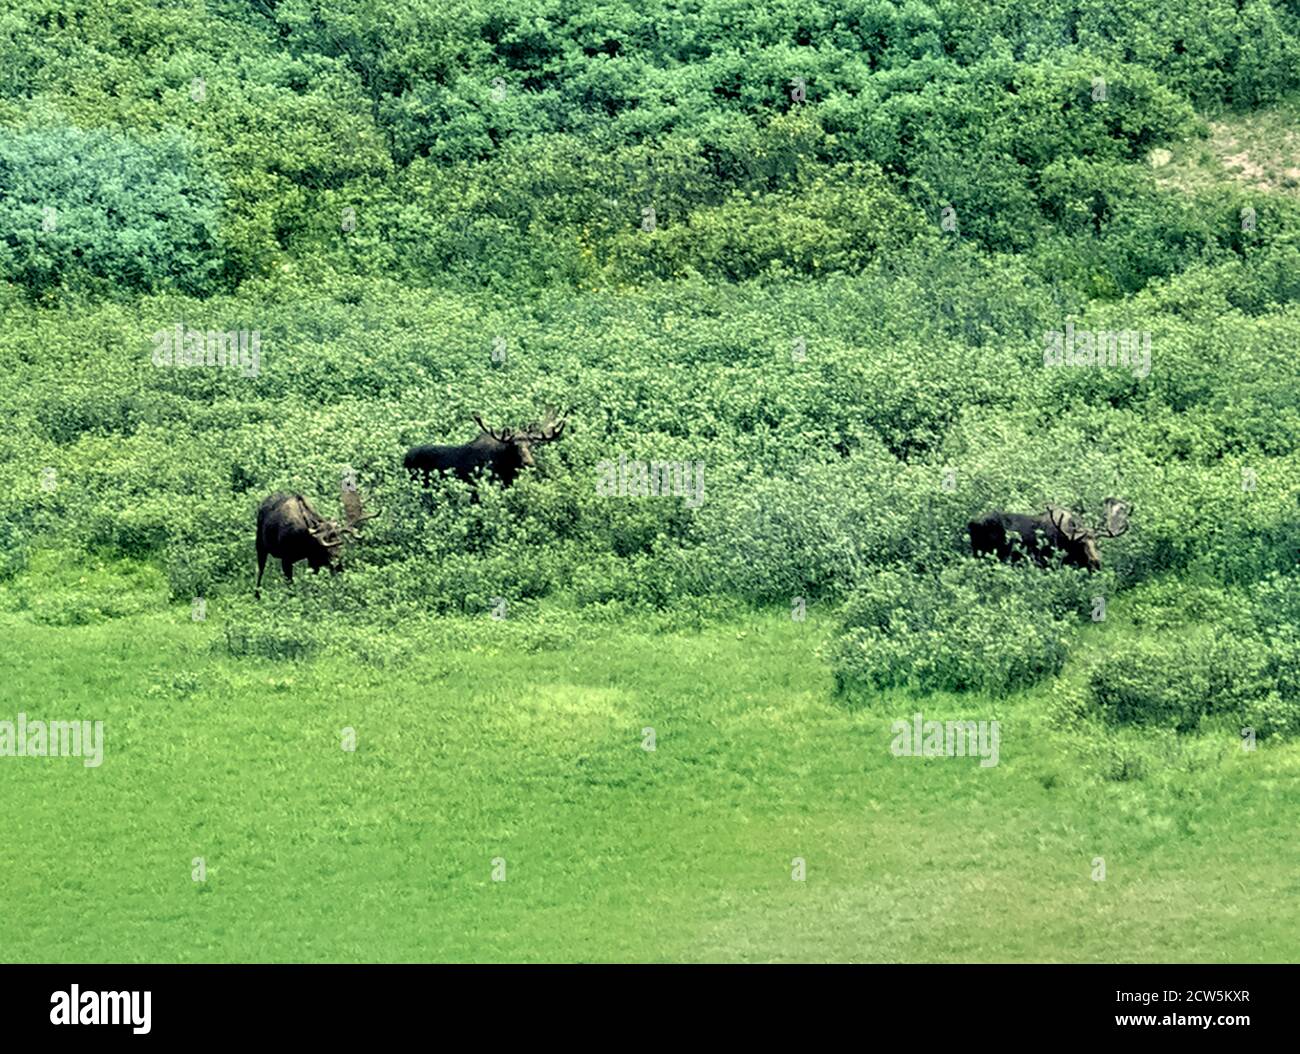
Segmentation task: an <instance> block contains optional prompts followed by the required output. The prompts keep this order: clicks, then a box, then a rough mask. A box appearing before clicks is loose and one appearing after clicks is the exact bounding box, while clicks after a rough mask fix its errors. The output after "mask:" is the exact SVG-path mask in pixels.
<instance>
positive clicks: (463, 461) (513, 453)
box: [402, 410, 568, 487]
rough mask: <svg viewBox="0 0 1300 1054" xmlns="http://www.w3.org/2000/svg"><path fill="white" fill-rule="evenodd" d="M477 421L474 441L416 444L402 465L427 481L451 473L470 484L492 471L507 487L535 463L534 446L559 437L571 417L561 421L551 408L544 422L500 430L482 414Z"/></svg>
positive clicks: (413, 474) (408, 452)
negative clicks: (494, 427)
mask: <svg viewBox="0 0 1300 1054" xmlns="http://www.w3.org/2000/svg"><path fill="white" fill-rule="evenodd" d="M474 423H475V424H476V425H478V428H479V434H478V435H477V436H476V437H475V438H474V439H473V440H471V441H470V442H468V443H464V444H462V445H460V446H439V445H425V446H413V447H411V449H410V450H408V451H407V452H406V458H405V460H403V462H402V464H403V465H404V466H405V468H406V470H407V471H408V472H409V473H410V474H411V475H412V477H414V478H418V479H421V480H422V481H423V482H424V483H426V484H427V483H428V482H429V478H430V477H431V476H432V475H433V474H434V473H435V472H442V473H450V474H452V475H454V476H456V477H457V478H458V479H461V480H464V481H465V482H466V483H473V482H474V478H475V475H476V474H477V473H479V472H484V473H487V472H491V474H492V475H494V476H496V478H497V479H499V480H500V481H501V485H502V486H503V487H508V486H510V484H511V483H513V482H514V481H515V478H516V477H517V476H518V475H519V473H520V472H522V471H523V470H524V469H525V468H528V467H530V466H531V465H532V464H533V451H532V448H533V447H534V446H537V445H538V444H541V443H552V442H554V441H555V440H557V439H559V438H560V435H561V433H562V432H563V431H564V426H565V425H566V424H567V423H568V419H567V414H566V415H565V418H564V419H562V420H558V421H557V420H556V417H555V412H554V411H553V410H548V411H547V414H546V419H545V420H544V421H542V422H541V423H540V424H532V425H529V426H528V427H527V428H522V429H519V430H513V429H509V428H506V429H503V430H502V431H500V432H494V431H493V430H492V429H490V428H489V427H488V426H487V425H485V424H484V423H483V418H482V417H481V416H480V415H479V414H475V415H474Z"/></svg>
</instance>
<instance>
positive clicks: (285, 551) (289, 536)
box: [253, 484, 378, 599]
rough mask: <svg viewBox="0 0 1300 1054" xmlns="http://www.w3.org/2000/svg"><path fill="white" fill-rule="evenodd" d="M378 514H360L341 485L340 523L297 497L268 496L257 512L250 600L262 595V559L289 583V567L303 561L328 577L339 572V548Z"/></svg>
mask: <svg viewBox="0 0 1300 1054" xmlns="http://www.w3.org/2000/svg"><path fill="white" fill-rule="evenodd" d="M377 515H378V513H374V512H370V513H367V512H362V511H361V498H360V497H359V496H358V495H357V492H356V489H355V488H353V487H350V486H348V485H347V484H344V487H343V519H344V522H343V523H339V521H338V520H327V519H325V517H323V516H322V515H321V514H320V513H319V512H317V511H316V510H315V509H314V508H312V505H311V502H309V501H308V500H307V499H306V498H304V497H303V496H302V495H301V494H272V495H271V496H270V497H269V498H267V499H266V500H265V501H263V502H262V504H261V505H260V506H259V507H258V509H257V585H256V586H254V587H253V598H254V599H257V598H260V597H261V595H262V572H263V571H265V570H266V558H267V557H268V556H274V557H276V558H277V559H278V560H279V561H280V566H281V567H282V568H283V569H284V577H285V579H286V580H287V581H288V582H290V583H292V582H293V565H294V564H295V563H297V562H298V561H299V560H306V561H307V563H308V564H309V565H310V566H311V569H312V570H313V571H319V570H320V569H321V568H322V567H328V568H329V569H330V573H331V574H338V573H339V571H341V570H342V569H343V561H342V554H343V546H344V545H345V544H346V543H347V542H349V541H352V540H355V539H357V538H359V537H360V532H359V531H358V528H359V527H360V526H361V524H363V523H365V522H366V520H371V519H374V518H375V516H377Z"/></svg>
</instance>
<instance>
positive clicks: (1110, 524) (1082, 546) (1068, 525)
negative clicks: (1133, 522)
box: [1047, 498, 1133, 571]
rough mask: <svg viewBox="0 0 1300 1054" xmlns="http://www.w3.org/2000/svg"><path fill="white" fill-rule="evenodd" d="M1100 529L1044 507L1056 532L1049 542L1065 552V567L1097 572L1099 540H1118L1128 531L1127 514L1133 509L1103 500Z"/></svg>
mask: <svg viewBox="0 0 1300 1054" xmlns="http://www.w3.org/2000/svg"><path fill="white" fill-rule="evenodd" d="M1102 509H1103V513H1102V517H1103V525H1102V526H1101V527H1095V528H1094V527H1088V526H1086V525H1085V524H1084V523H1083V522H1082V518H1081V517H1078V516H1076V515H1075V514H1074V513H1073V512H1072V511H1071V510H1069V509H1066V508H1061V507H1060V506H1057V505H1048V506H1047V518H1048V519H1049V520H1050V521H1051V524H1052V526H1053V527H1055V528H1056V530H1057V532H1058V538H1056V539H1053V542H1054V544H1055V546H1056V548H1059V549H1062V550H1063V551H1064V552H1065V561H1066V563H1069V564H1073V565H1075V566H1076V567H1086V568H1087V569H1088V570H1089V571H1099V570H1101V550H1100V549H1098V548H1097V539H1099V538H1118V537H1119V536H1120V535H1121V534H1123V533H1124V532H1125V531H1127V530H1128V528H1129V513H1131V512H1132V509H1133V507H1132V506H1131V505H1129V504H1126V503H1125V502H1122V501H1120V500H1119V499H1118V498H1107V499H1106V501H1105V503H1104V504H1103V506H1102Z"/></svg>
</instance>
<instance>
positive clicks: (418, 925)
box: [0, 574, 1300, 962]
mask: <svg viewBox="0 0 1300 1054" xmlns="http://www.w3.org/2000/svg"><path fill="white" fill-rule="evenodd" d="M83 586H84V587H85V588H90V589H93V586H94V579H93V574H92V576H91V580H90V581H89V582H83ZM9 601H10V603H9V605H8V606H9V607H11V608H13V607H14V606H15V604H14V603H13V596H12V592H11V595H10V597H9ZM267 602H268V601H265V600H264V601H263V603H267ZM17 606H21V604H19V605H17ZM239 610H240V608H239V603H235V604H234V605H233V606H232V607H231V608H230V609H229V610H228V611H227V610H225V609H224V607H223V605H220V604H213V605H212V606H211V609H210V612H209V618H208V619H207V620H206V621H203V622H194V621H191V619H190V610H189V609H188V608H181V607H174V608H167V607H162V606H158V607H155V609H154V610H153V611H151V612H143V613H142V612H135V613H128V614H124V615H121V616H120V617H115V618H111V619H105V620H103V621H99V622H95V623H92V624H88V625H47V624H42V623H41V622H40V621H38V620H36V619H34V618H33V617H32V614H31V612H28V611H12V610H11V611H10V612H9V613H6V614H0V625H2V626H3V632H4V637H5V640H6V644H7V647H6V658H7V664H6V665H7V669H6V672H5V677H4V679H3V682H2V683H3V689H2V696H0V698H3V704H2V705H0V719H8V720H12V719H13V718H14V717H15V716H16V714H17V713H18V712H20V711H22V712H25V713H26V714H27V715H28V716H29V718H30V719H37V718H45V719H57V720H65V719H72V718H85V719H102V720H104V721H105V723H106V728H105V760H104V763H103V765H102V766H101V767H99V768H97V769H88V768H85V767H84V766H83V765H82V763H81V761H80V760H78V759H74V758H59V759H54V758H50V759H40V758H0V794H3V797H4V801H5V802H6V804H7V808H6V810H5V818H6V831H5V837H4V851H3V853H2V854H0V889H3V890H4V903H5V908H4V912H3V922H2V923H0V959H3V960H4V961H13V962H25V961H55V962H118V961H122V962H132V961H181V962H227V961H239V962H242V961H284V960H288V961H310V962H317V961H320V962H325V961H340V960H344V961H375V960H378V961H411V960H418V961H427V960H456V961H502V960H504V961H516V960H522V961H568V960H582V961H586V960H597V961H607V960H632V961H662V960H668V961H698V960H726V961H735V960H740V961H808V960H813V961H824V960H832V961H888V962H895V961H899V962H901V961H978V962H985V961H1023V960H1027V961H1052V962H1056V961H1069V962H1075V961H1080V962H1164V961H1197V962H1199V961H1206V962H1246V961H1252V962H1253V961H1275V960H1285V961H1294V960H1295V959H1297V958H1298V957H1300V956H1298V954H1297V953H1298V951H1300V895H1298V894H1300V840H1297V839H1296V837H1295V829H1294V817H1295V816H1296V815H1297V806H1298V805H1300V746H1297V745H1294V744H1291V745H1272V744H1261V746H1260V748H1259V749H1257V750H1255V751H1254V752H1250V753H1248V752H1245V751H1243V750H1241V748H1240V746H1239V745H1238V743H1237V742H1236V740H1235V739H1234V738H1233V737H1232V736H1231V734H1230V733H1229V732H1225V734H1223V735H1222V736H1214V735H1206V736H1199V737H1180V738H1179V739H1178V741H1176V742H1169V743H1167V744H1166V746H1165V747H1164V748H1160V747H1159V744H1157V748H1158V749H1156V752H1155V753H1154V754H1151V753H1148V755H1147V756H1148V757H1149V758H1155V760H1154V761H1152V762H1150V763H1149V764H1148V766H1147V771H1146V772H1145V774H1144V775H1143V776H1142V778H1139V779H1130V780H1125V781H1116V780H1114V779H1107V778H1105V777H1104V776H1103V775H1102V774H1101V769H1100V767H1099V766H1098V764H1097V763H1096V754H1097V744H1096V743H1095V742H1092V741H1090V738H1089V737H1087V736H1079V735H1074V736H1071V735H1069V734H1066V733H1062V732H1060V731H1054V727H1055V726H1054V725H1053V723H1052V721H1051V719H1050V710H1051V705H1052V704H1051V701H1050V697H1051V695H1052V693H1053V690H1054V686H1053V685H1052V684H1045V685H1042V686H1040V687H1039V688H1037V689H1035V690H1034V691H1032V692H1028V693H1025V694H1022V695H1017V696H1015V697H1012V698H1007V699H992V698H987V697H980V696H978V695H975V694H966V695H963V696H952V697H941V696H931V697H926V698H914V697H909V696H908V695H907V694H905V693H895V694H893V695H891V696H890V697H889V698H887V699H880V700H868V701H865V702H863V701H859V702H858V703H856V704H850V703H848V702H845V701H843V700H839V699H836V698H835V697H833V695H832V692H831V679H830V676H829V673H828V671H827V669H826V667H825V665H824V664H823V662H822V661H821V660H820V658H819V657H818V648H819V646H820V645H821V644H822V643H823V641H824V639H825V638H826V636H827V634H828V633H829V631H830V630H831V624H830V621H829V619H827V618H826V617H825V616H824V615H822V614H819V613H818V612H816V611H812V612H810V615H809V618H808V619H807V620H806V621H804V622H794V621H792V620H791V618H790V615H789V613H788V612H786V611H781V612H770V613H757V614H754V615H751V616H748V617H742V618H735V619H731V620H728V621H725V622H714V623H711V624H706V625H704V626H703V627H702V628H700V627H693V628H691V629H689V630H688V631H683V632H678V631H674V630H672V629H671V627H670V626H669V625H668V623H669V622H670V620H664V619H660V620H659V621H658V622H651V621H648V620H640V621H637V620H632V621H626V622H622V623H619V624H616V625H610V626H602V625H600V624H594V623H593V624H585V623H584V624H583V625H582V626H580V627H579V629H580V631H579V632H577V633H576V634H573V635H572V637H571V638H569V639H563V640H550V639H548V638H547V637H545V635H541V636H539V635H537V634H535V633H534V634H532V635H529V628H528V625H527V620H528V619H529V618H530V617H533V618H535V617H537V613H536V612H534V613H532V615H529V614H527V613H526V614H524V615H522V616H520V617H519V619H518V620H506V621H505V622H493V621H492V620H491V619H489V618H487V617H484V618H481V619H473V620H471V619H468V618H459V619H436V620H435V619H433V618H430V619H429V620H428V623H427V624H425V625H418V626H411V627H410V632H411V635H412V639H413V640H415V641H418V642H420V644H419V647H417V648H415V649H413V653H412V654H409V655H407V656H405V657H402V658H399V659H395V660H392V661H388V662H386V663H381V664H380V665H374V664H373V663H369V662H366V661H362V660H359V659H358V658H357V657H356V655H355V654H350V653H349V652H348V651H347V650H346V649H342V650H340V651H338V652H337V653H335V652H333V651H329V652H326V653H324V654H321V655H318V656H316V657H314V658H312V659H308V660H302V661H278V662H277V661H270V660H265V659H260V658H258V659H250V658H239V659H236V658H232V657H230V655H229V654H227V653H226V650H225V649H224V647H223V645H222V641H223V620H224V619H225V618H238V617H239ZM556 617H568V616H566V615H564V613H559V614H557V615H556ZM572 617H573V618H574V619H577V617H578V616H577V615H573V616H572ZM666 626H667V627H668V628H665V627H666ZM1128 632H1130V631H1129V630H1128V629H1126V628H1125V627H1124V625H1123V623H1122V622H1120V621H1118V620H1113V621H1112V622H1110V623H1108V624H1106V625H1105V626H1099V627H1092V626H1090V627H1088V628H1087V629H1086V630H1085V631H1084V638H1085V639H1084V641H1083V642H1082V649H1081V650H1082V651H1083V652H1086V651H1087V650H1088V649H1089V648H1094V647H1100V646H1106V647H1116V646H1120V647H1122V646H1123V642H1124V640H1125V636H1124V635H1125V634H1126V633H1128ZM1106 634H1109V635H1110V636H1105V635H1106ZM1075 668H1076V664H1075V663H1073V662H1072V664H1071V666H1069V667H1067V669H1066V671H1065V673H1064V674H1063V677H1062V683H1068V680H1069V678H1070V677H1071V676H1072V675H1073V671H1074V669H1075ZM917 710H920V711H921V712H923V713H924V714H925V715H926V717H927V718H929V717H935V718H947V717H969V718H973V719H992V718H996V719H998V720H999V721H1000V722H1001V730H1002V736H1001V752H1000V763H999V764H998V765H997V766H996V767H993V768H980V767H979V766H978V760H977V759H924V758H895V757H894V756H893V755H892V754H891V753H890V749H889V747H890V743H891V734H890V724H891V722H892V721H893V720H894V719H895V718H899V717H907V716H909V715H911V714H912V713H914V712H915V711H917ZM349 727H350V728H353V729H355V730H356V736H357V743H356V749H355V751H353V752H348V751H345V750H344V749H342V745H341V743H342V736H341V733H342V730H343V729H344V728H349ZM646 727H652V728H653V729H654V730H655V735H656V749H655V750H654V751H653V752H649V751H647V750H644V749H643V748H642V742H643V731H642V730H643V729H644V728H646ZM1125 734H1126V735H1127V736H1129V737H1130V742H1131V743H1132V744H1134V745H1136V746H1142V745H1144V744H1143V743H1140V742H1139V740H1141V739H1142V736H1141V734H1139V733H1136V732H1129V733H1125ZM1121 745H1122V744H1121ZM1145 745H1146V746H1150V743H1149V742H1148V743H1146V744H1145ZM1161 750H1163V753H1162V752H1161ZM200 856H201V857H203V858H204V860H205V862H206V868H207V878H206V881H205V882H202V883H199V882H195V881H193V880H192V877H191V869H192V860H193V858H194V857H200ZM1097 856H1101V857H1104V859H1105V864H1106V877H1105V880H1104V881H1100V882H1099V881H1093V880H1092V878H1091V877H1090V876H1091V872H1092V867H1093V864H1092V862H1093V858H1094V857H1097ZM796 857H802V858H803V859H804V860H805V861H806V868H807V877H806V880H805V881H802V882H798V881H794V880H792V877H791V872H792V861H793V860H794V858H796ZM494 858H503V859H504V861H505V880H504V881H493V879H492V870H493V860H494Z"/></svg>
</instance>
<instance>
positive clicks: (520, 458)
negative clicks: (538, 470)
mask: <svg viewBox="0 0 1300 1054" xmlns="http://www.w3.org/2000/svg"><path fill="white" fill-rule="evenodd" d="M474 423H475V424H476V425H478V427H479V433H480V434H479V438H478V440H476V442H478V443H484V442H490V443H491V445H492V447H493V449H492V452H491V453H492V457H491V461H492V470H493V472H495V473H496V475H497V476H498V477H499V478H500V479H501V481H502V482H503V483H506V484H509V483H511V482H513V481H514V478H515V477H516V476H517V475H518V474H519V473H520V472H521V471H522V470H523V469H525V468H531V467H532V466H533V465H534V464H535V462H534V461H533V449H532V448H533V447H534V446H538V445H540V444H542V443H553V442H554V441H555V440H557V439H559V438H560V436H561V434H563V432H564V426H565V425H566V424H568V415H567V414H566V415H565V416H564V417H563V418H559V417H557V415H556V413H555V410H554V409H548V410H547V411H546V415H545V417H544V418H543V420H541V421H535V422H533V423H532V424H531V425H528V426H527V427H526V428H519V429H513V428H503V429H502V430H501V431H499V432H497V431H494V430H493V429H491V428H489V427H488V426H487V425H485V424H484V423H483V417H482V415H481V414H475V415H474ZM485 437H486V438H485Z"/></svg>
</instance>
